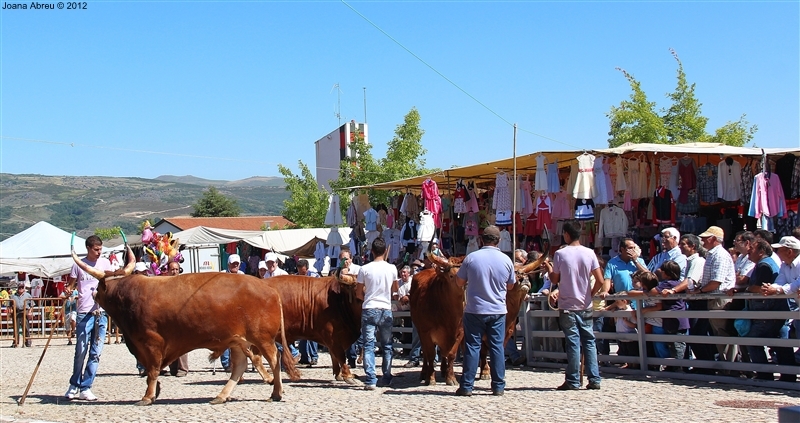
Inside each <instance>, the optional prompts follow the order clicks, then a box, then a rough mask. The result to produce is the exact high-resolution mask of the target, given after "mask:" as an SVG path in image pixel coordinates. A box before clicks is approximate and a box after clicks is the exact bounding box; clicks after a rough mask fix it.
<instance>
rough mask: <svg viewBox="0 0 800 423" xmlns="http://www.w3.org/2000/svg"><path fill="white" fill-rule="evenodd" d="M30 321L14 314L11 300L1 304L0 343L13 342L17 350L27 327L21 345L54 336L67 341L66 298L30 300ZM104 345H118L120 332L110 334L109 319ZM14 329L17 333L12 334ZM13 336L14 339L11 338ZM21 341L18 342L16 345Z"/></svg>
mask: <svg viewBox="0 0 800 423" xmlns="http://www.w3.org/2000/svg"><path fill="white" fill-rule="evenodd" d="M31 301H32V302H33V304H34V305H33V307H32V308H31V317H30V319H29V318H28V315H27V313H24V312H20V313H16V312H15V310H16V307H15V304H14V300H10V299H9V300H1V301H0V340H3V341H12V342H14V343H16V344H17V345H19V346H22V345H24V342H22V341H21V340H22V339H23V337H24V331H23V328H24V327H25V326H26V325H27V327H28V334H29V335H28V337H25V338H24V341H31V342H32V341H34V340H44V339H47V338H48V337H50V333H51V332H53V339H66V338H67V335H68V332H69V331H68V325H69V322H68V319H67V317H68V316H67V315H66V312H65V309H64V304H65V302H66V299H65V298H60V297H59V298H33V299H31ZM108 320H109V322H108V327H109V330H108V331H107V337H106V343H110V342H111V338H112V337H114V338H115V339H116V341H115V342H116V343H119V332H118V331H114V333H113V334H112V331H111V327H112V321H111V317H109V318H108ZM15 329H16V330H15ZM15 332H16V334H17V336H16V337H15V336H14V333H15ZM18 340H20V341H18Z"/></svg>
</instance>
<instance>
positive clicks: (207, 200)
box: [191, 187, 240, 217]
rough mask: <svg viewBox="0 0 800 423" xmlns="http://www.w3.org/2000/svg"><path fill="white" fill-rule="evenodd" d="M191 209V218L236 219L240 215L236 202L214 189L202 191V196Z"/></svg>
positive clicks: (209, 188)
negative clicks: (192, 209)
mask: <svg viewBox="0 0 800 423" xmlns="http://www.w3.org/2000/svg"><path fill="white" fill-rule="evenodd" d="M193 207H194V211H193V212H192V213H191V215H192V217H236V216H239V213H240V209H239V205H238V204H236V200H233V199H230V198H228V197H225V196H224V195H222V193H220V192H219V191H217V189H216V188H214V187H208V190H206V191H203V196H202V197H200V199H198V200H197V202H196V203H194V204H193Z"/></svg>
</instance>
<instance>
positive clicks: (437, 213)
mask: <svg viewBox="0 0 800 423" xmlns="http://www.w3.org/2000/svg"><path fill="white" fill-rule="evenodd" d="M422 201H423V202H424V204H425V206H424V209H425V210H427V211H429V212H431V215H432V219H433V224H434V225H435V227H437V228H438V227H440V226H441V225H442V224H441V214H442V198H441V197H439V187H438V186H437V185H436V181H434V180H433V179H430V178H428V179H426V180H425V182H423V183H422Z"/></svg>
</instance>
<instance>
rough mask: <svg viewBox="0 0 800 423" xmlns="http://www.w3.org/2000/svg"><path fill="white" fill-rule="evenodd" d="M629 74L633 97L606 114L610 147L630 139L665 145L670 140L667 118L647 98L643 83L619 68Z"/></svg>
mask: <svg viewBox="0 0 800 423" xmlns="http://www.w3.org/2000/svg"><path fill="white" fill-rule="evenodd" d="M616 69H617V70H618V71H620V72H622V74H623V75H625V78H626V79H627V80H628V83H630V85H631V90H633V92H632V93H631V98H630V100H625V101H622V102H621V103H620V104H619V107H614V106H611V111H610V112H608V113H607V114H606V116H608V118H609V120H610V126H611V130H610V131H609V132H608V136H609V137H610V138H609V139H608V146H609V147H612V148H613V147H618V146H620V145H622V144H625V143H627V142H630V143H653V144H663V143H665V142H666V141H667V131H666V128H665V126H664V120H663V119H662V118H661V116H659V115H658V113H657V112H656V103H655V102H652V101H648V100H647V94H645V92H644V90H642V86H641V83H640V82H639V81H637V80H636V78H634V77H633V75H631V74H629V73H628V72H626V71H625V69H621V68H616Z"/></svg>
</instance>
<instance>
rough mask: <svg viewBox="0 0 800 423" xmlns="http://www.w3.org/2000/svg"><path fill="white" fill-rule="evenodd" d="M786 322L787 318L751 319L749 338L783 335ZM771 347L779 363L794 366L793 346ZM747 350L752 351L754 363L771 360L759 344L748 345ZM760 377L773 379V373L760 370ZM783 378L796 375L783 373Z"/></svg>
mask: <svg viewBox="0 0 800 423" xmlns="http://www.w3.org/2000/svg"><path fill="white" fill-rule="evenodd" d="M785 323H786V321H785V320H777V319H771V320H755V319H753V320H751V321H750V332H748V333H747V337H748V338H779V337H780V335H781V329H782V328H783V326H784V324H785ZM770 348H771V349H774V350H775V355H776V356H777V359H778V364H780V365H788V366H794V365H796V364H795V360H794V351H792V348H791V347H770ZM747 352H749V353H750V361H751V362H753V363H760V364H766V363H768V362H769V361H768V360H767V353H766V352H765V351H764V347H763V346H758V345H748V346H747ZM756 376H757V377H758V378H759V379H769V380H772V379H773V374H772V373H764V372H758V374H757V375H756ZM781 377H782V380H783V379H784V378H786V379H795V380H796V378H797V377H796V376H795V375H781Z"/></svg>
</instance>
